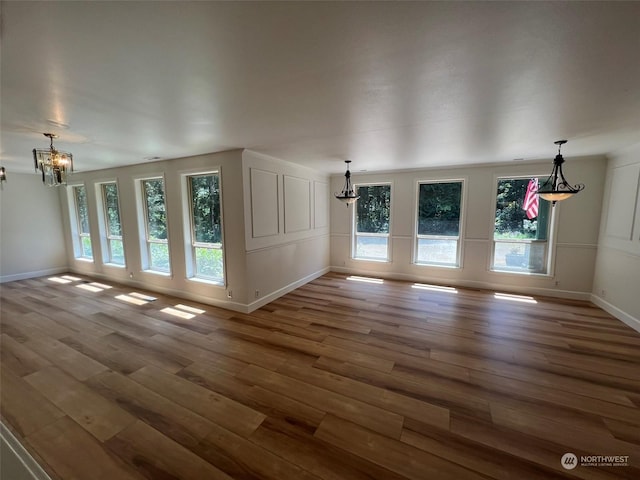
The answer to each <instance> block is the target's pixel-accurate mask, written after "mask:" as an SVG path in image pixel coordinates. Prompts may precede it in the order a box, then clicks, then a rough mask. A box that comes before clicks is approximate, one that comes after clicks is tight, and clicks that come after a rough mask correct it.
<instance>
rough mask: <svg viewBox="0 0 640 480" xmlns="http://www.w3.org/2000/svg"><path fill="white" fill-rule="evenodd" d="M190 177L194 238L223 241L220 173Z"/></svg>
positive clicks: (204, 240)
mask: <svg viewBox="0 0 640 480" xmlns="http://www.w3.org/2000/svg"><path fill="white" fill-rule="evenodd" d="M190 178H191V182H190V183H191V203H192V214H193V230H194V232H193V233H194V240H195V241H196V242H198V243H222V228H221V222H220V186H219V179H218V175H198V176H193V177H190Z"/></svg>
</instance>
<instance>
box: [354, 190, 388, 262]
mask: <svg viewBox="0 0 640 480" xmlns="http://www.w3.org/2000/svg"><path fill="white" fill-rule="evenodd" d="M356 194H357V195H359V196H360V198H359V199H358V201H357V202H356V203H355V204H354V205H355V209H354V211H355V214H354V229H353V231H354V235H353V258H356V259H361V260H377V261H388V260H389V232H390V221H391V185H390V184H375V185H356Z"/></svg>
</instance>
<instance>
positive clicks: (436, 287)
mask: <svg viewBox="0 0 640 480" xmlns="http://www.w3.org/2000/svg"><path fill="white" fill-rule="evenodd" d="M411 288H419V289H420V290H432V291H434V292H445V293H458V290H456V289H455V288H453V287H444V286H442V285H429V284H428V283H414V284H413V285H411Z"/></svg>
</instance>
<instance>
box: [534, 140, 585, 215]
mask: <svg viewBox="0 0 640 480" xmlns="http://www.w3.org/2000/svg"><path fill="white" fill-rule="evenodd" d="M553 143H555V144H556V145H558V154H557V155H556V158H554V159H553V170H551V175H549V178H547V180H546V181H545V182H544V183H543V184H542V185H540V187H539V188H538V190H537V192H536V193H537V194H538V195H540V196H541V197H542V198H544V199H545V200H548V201H549V202H552V204H553V205H555V204H556V202H558V201H560V200H566V199H567V198H570V197H572V196H573V195H575V194H576V193H578V192H580V191H582V190H584V183H578V184H576V185H570V184H569V182H567V179H566V178H564V174H563V173H562V164H563V163H564V158H562V154H561V153H560V149H561V148H562V145H564V144H565V143H567V141H566V140H558V141H557V142H553Z"/></svg>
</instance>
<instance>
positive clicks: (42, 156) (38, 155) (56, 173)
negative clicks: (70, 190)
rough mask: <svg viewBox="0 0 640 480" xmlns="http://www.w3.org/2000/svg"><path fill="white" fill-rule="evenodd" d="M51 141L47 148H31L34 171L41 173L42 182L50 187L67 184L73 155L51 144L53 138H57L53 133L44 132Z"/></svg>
mask: <svg viewBox="0 0 640 480" xmlns="http://www.w3.org/2000/svg"><path fill="white" fill-rule="evenodd" d="M43 135H44V136H45V137H47V138H49V140H50V141H51V142H50V144H49V148H48V149H46V150H45V149H39V148H34V149H33V162H34V164H35V168H36V172H37V171H38V170H39V171H40V173H41V174H42V182H43V183H44V184H45V185H48V186H50V187H58V186H60V185H66V184H67V175H68V174H69V172H73V155H71V154H70V153H68V152H61V151H60V150H57V149H56V148H55V147H54V146H53V139H54V138H58V136H57V135H54V134H53V133H44V134H43Z"/></svg>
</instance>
